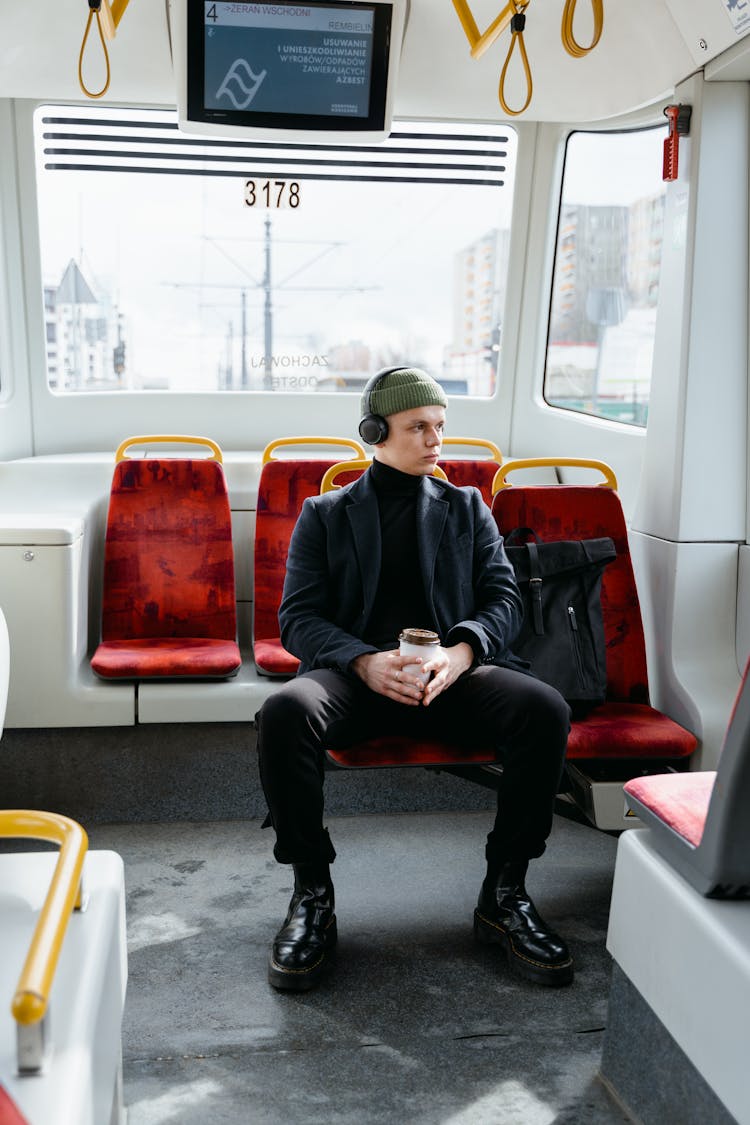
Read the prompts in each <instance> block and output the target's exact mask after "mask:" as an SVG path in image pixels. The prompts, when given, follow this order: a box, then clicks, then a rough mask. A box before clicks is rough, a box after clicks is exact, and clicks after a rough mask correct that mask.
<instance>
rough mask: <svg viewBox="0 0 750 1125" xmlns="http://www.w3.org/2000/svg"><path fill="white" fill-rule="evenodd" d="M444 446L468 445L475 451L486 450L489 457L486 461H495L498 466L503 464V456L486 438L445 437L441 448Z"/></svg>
mask: <svg viewBox="0 0 750 1125" xmlns="http://www.w3.org/2000/svg"><path fill="white" fill-rule="evenodd" d="M446 445H469V446H472V447H474V448H477V449H486V450H487V451H488V452H489V454H490V456H489V457H488V458H487V460H488V461H497V463H498V465H502V463H503V455H502V453H501V452H500V449H499V447H498V446H497V445H495V443H494V441H489V440H488V439H487V438H476V437H446V438H443V448H445V446H446Z"/></svg>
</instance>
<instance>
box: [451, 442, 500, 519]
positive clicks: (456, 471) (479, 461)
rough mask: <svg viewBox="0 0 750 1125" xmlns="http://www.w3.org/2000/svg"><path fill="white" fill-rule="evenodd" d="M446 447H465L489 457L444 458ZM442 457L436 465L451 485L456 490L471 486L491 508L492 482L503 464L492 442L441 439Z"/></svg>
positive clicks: (498, 451)
mask: <svg viewBox="0 0 750 1125" xmlns="http://www.w3.org/2000/svg"><path fill="white" fill-rule="evenodd" d="M446 446H467V447H469V448H475V449H482V450H484V451H485V453H489V456H486V455H485V456H484V457H446V456H445V452H446V449H445V447H446ZM443 454H444V455H443V456H442V457H441V458H440V460H439V461H438V465H439V466H440V468H441V469H442V470H443V472H444V473H445V475H446V476H447V478H448V480H449V481H450V482H451V484H455V485H456V486H457V487H458V488H461V487H462V486H464V485H469V484H473V485H474V487H475V488H478V489H479V491H480V492H481V493H482V498H483V500H484V502H485V504H486V505H487V507H488V508H490V507H491V506H492V482H493V480H494V479H495V474H496V473H497V470H498V469H499V468H500V466H501V465H502V463H503V455H502V453H501V452H500V450H499V449H498V447H497V446H496V445H495V443H494V442H493V441H487V440H485V439H484V438H465V437H447V438H443Z"/></svg>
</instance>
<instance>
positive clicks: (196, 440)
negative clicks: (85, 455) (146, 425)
mask: <svg viewBox="0 0 750 1125" xmlns="http://www.w3.org/2000/svg"><path fill="white" fill-rule="evenodd" d="M162 441H163V442H171V443H172V444H173V445H177V444H179V445H206V446H208V448H209V449H210V450H211V456H210V457H207V458H206V460H207V461H218V462H219V464H220V465H221V464H222V463H223V461H224V458H223V457H222V454H221V450H220V449H219V446H218V445H217V444H216V442H215V441H213V440H212V439H211V438H207V437H196V436H194V435H189V434H188V435H186V434H145V435H142V436H140V437H129V438H126V439H125V441H123V442H121V443H120V445H119V446H118V447H117V452H116V453H115V464H116V463H117V462H118V461H124V460H125V450H126V449H128V448H129V447H130V446H131V445H154V444H156V442H162Z"/></svg>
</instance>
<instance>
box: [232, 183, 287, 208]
mask: <svg viewBox="0 0 750 1125" xmlns="http://www.w3.org/2000/svg"><path fill="white" fill-rule="evenodd" d="M300 200H301V195H300V188H299V184H298V183H296V181H294V180H246V181H245V206H246V207H266V208H271V209H273V210H278V209H279V208H281V207H292V208H294V207H299V205H300Z"/></svg>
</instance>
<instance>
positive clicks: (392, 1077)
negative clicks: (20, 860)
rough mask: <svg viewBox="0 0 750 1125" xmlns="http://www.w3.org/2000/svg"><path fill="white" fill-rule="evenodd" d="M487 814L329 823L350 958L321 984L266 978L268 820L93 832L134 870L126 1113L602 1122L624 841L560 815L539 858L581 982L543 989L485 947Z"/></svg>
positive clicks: (309, 1120) (459, 1123) (546, 905)
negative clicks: (482, 906)
mask: <svg viewBox="0 0 750 1125" xmlns="http://www.w3.org/2000/svg"><path fill="white" fill-rule="evenodd" d="M490 821H491V814H490V813H489V812H487V811H484V812H443V813H409V814H401V815H388V816H385V815H375V814H370V815H359V816H347V817H334V818H330V819H329V827H330V830H331V835H332V838H333V840H334V844H335V846H336V848H337V851H338V858H337V860H336V863H335V865H334V868H333V874H334V882H335V886H336V895H337V916H338V926H339V949H338V958H337V965H336V970H335V972H334V973H333V974H332V975H331V976H330V977H329V978H327V979H326V980H325V981H324V982H323V983H322V985H321V986H320V987H319V988H318V989H317V990H316V991H314V992H311V993H307V994H302V995H299V994H297V995H294V994H278V993H276V992H274V991H273V990H272V989H271V988H270V987H269V986H268V984H267V982H266V961H267V956H268V949H269V945H270V942H271V939H272V937H273V935H274V933H275V932H276V929H277V928H278V926H279V925H280V923H281V921H282V919H283V916H284V913H285V910H286V906H287V903H288V899H289V896H290V893H291V871H290V869H289V868H286V867H280V866H279V865H277V864H276V863H275V862H274V860H273V858H272V855H271V846H272V839H271V834H270V833H269V832H261V831H260V822H259V821H257V820H255V821H225V822H220V823H210V822H202V823H190V824H185V823H169V824H123V825H114V826H107V825H100V826H96V827H94V828H92V829H91V832H90V845H91V847H94V848H111V849H113V850H115V851H117V852H119V853H120V854H121V855H122V856H123V859H124V861H125V878H126V887H127V910H128V947H129V981H128V996H127V1002H126V1009H125V1020H124V1028H123V1043H124V1075H125V1102H126V1105H127V1106H128V1123H129V1125H199V1123H200V1125H206V1123H210V1125H224V1123H227V1125H239V1123H245V1122H247V1123H253V1125H254V1123H256V1122H257V1123H258V1125H297V1123H300V1125H302V1123H305V1125H317V1123H320V1125H324V1123H325V1125H349V1123H362V1125H381V1123H389V1125H390V1123H394V1125H401V1123H403V1125H412V1123H413V1125H552V1123H555V1125H593V1123H602V1125H609V1123H616V1122H626V1121H628V1120H629V1118H628V1117H627V1116H626V1115H625V1114H624V1113H623V1112H622V1111H621V1110H620V1109H619V1108H618V1107H617V1106H616V1105H615V1103H614V1102H613V1101H611V1100H610V1098H609V1096H608V1094H607V1092H606V1090H605V1088H604V1087H603V1086H602V1085H601V1083H600V1082H599V1080H598V1079H597V1068H598V1064H599V1060H600V1056H601V1047H602V1040H603V1033H604V1027H605V1023H606V1018H607V992H608V987H609V979H610V959H609V955H608V954H607V952H606V949H605V939H606V928H607V915H608V909H609V899H610V892H611V883H612V872H613V868H614V856H615V849H616V840H614V839H613V838H611V837H609V836H607V835H605V834H602V833H599V832H596V831H595V830H593V829H590V828H587V827H585V826H583V825H581V824H577V823H575V822H572V821H568V820H564V819H561V818H556V821H555V827H554V830H553V835H552V838H551V842H550V846H549V848H548V850H547V853H546V854H545V856H544V857H543V858H542V859H540V860H537V861H535V863H534V864H533V865H532V867H531V868H530V872H529V879H528V884H527V885H528V887H529V890H530V892H531V894H532V895H533V897H534V899H535V901H536V904H537V907H538V908H539V909H540V911H541V912H542V914H543V915H544V916H545V917H546V918H547V920H548V921H549V922H550V923H551V924H553V925H554V926H555V928H557V929H558V930H559V931H560V932H561V933H562V934H563V935H564V936H565V937H566V939H567V940H568V941H569V943H570V945H571V949H572V951H573V955H574V958H575V961H576V969H577V972H576V978H575V981H574V983H573V984H572V986H570V987H569V988H564V989H546V988H542V987H539V986H538V985H533V984H531V983H528V982H525V981H523V980H521V979H519V978H517V977H515V976H513V975H511V974H510V972H509V970H508V967H507V965H506V964H505V962H504V960H503V959H502V954H501V953H500V951H499V950H496V949H492V948H490V949H488V948H486V947H479V946H477V945H475V943H474V940H473V934H472V912H473V908H474V905H475V902H476V896H477V893H478V890H479V884H480V882H481V879H482V876H483V844H484V838H485V835H486V832H487V830H488V828H489V826H490Z"/></svg>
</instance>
